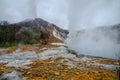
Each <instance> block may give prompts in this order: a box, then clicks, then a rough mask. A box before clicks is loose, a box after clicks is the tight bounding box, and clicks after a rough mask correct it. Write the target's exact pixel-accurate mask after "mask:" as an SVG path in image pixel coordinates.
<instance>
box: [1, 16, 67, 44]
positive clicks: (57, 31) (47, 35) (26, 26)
mask: <svg viewBox="0 0 120 80" xmlns="http://www.w3.org/2000/svg"><path fill="white" fill-rule="evenodd" d="M67 34H68V31H67V30H63V29H61V28H59V27H57V26H56V25H54V24H51V23H49V22H47V21H45V20H43V19H41V18H36V19H34V20H25V21H22V22H19V23H15V24H7V25H5V24H4V25H3V24H2V25H0V42H1V43H6V42H17V43H18V42H21V43H37V42H41V43H42V44H46V43H49V42H62V41H64V40H65V39H66V37H67Z"/></svg>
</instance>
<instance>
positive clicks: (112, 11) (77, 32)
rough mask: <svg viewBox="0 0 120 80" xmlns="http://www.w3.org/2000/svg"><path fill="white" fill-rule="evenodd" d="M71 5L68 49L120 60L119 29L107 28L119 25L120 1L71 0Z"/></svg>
mask: <svg viewBox="0 0 120 80" xmlns="http://www.w3.org/2000/svg"><path fill="white" fill-rule="evenodd" d="M69 4H70V5H69V6H70V8H69V13H68V20H69V31H70V34H69V38H68V40H67V43H68V45H69V48H71V49H73V50H76V51H77V52H78V53H79V54H85V55H92V56H100V57H107V58H114V59H117V58H118V56H120V54H119V53H120V44H119V43H117V41H118V37H119V31H117V30H107V29H109V27H111V26H112V25H116V24H120V15H119V14H120V5H119V4H120V0H92V1H90V0H75V1H73V0H71V2H70V3H69ZM98 27H105V28H106V29H105V30H102V29H100V28H98ZM119 27H120V26H119Z"/></svg>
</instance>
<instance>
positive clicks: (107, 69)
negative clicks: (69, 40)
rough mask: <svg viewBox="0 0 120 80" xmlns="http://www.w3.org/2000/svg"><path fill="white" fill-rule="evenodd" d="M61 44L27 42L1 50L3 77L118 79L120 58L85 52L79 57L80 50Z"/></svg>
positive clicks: (56, 79) (30, 78)
mask: <svg viewBox="0 0 120 80" xmlns="http://www.w3.org/2000/svg"><path fill="white" fill-rule="evenodd" d="M61 44H62V43H60V44H57V43H54V44H49V45H46V46H42V47H38V46H30V45H29V46H28V45H24V46H19V47H15V48H14V47H13V48H7V49H3V50H0V52H1V53H2V54H1V55H0V75H1V76H0V79H2V78H5V79H6V80H7V79H12V78H13V77H15V78H14V79H12V80H53V79H54V80H114V79H115V80H117V79H118V72H117V71H118V70H119V63H120V60H115V59H107V58H98V57H97V58H96V57H88V56H83V55H82V56H81V57H80V55H79V57H78V56H76V52H74V51H70V50H69V49H68V48H67V47H66V46H65V45H61ZM11 49H12V50H11ZM9 50H10V51H9ZM14 74H15V75H16V76H14ZM11 75H12V76H11ZM4 76H5V77H4Z"/></svg>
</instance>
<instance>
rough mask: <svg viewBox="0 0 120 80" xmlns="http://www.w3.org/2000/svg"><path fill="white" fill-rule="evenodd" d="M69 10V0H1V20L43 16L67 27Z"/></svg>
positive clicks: (18, 20) (15, 20)
mask: <svg viewBox="0 0 120 80" xmlns="http://www.w3.org/2000/svg"><path fill="white" fill-rule="evenodd" d="M67 10H68V1H67V0H60V1H56V0H0V21H8V22H10V23H16V22H20V21H24V20H29V19H34V18H42V19H44V20H46V21H48V22H50V23H53V24H55V25H57V26H59V27H61V28H65V29H67V28H68V19H67Z"/></svg>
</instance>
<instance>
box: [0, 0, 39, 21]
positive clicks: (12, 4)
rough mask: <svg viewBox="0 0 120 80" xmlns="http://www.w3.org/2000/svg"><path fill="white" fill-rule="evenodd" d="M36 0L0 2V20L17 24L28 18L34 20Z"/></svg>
mask: <svg viewBox="0 0 120 80" xmlns="http://www.w3.org/2000/svg"><path fill="white" fill-rule="evenodd" d="M36 7H37V5H36V0H10V1H9V0H1V1H0V20H7V21H9V22H12V23H14V22H19V21H22V20H24V19H28V18H36V17H37V13H36Z"/></svg>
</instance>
